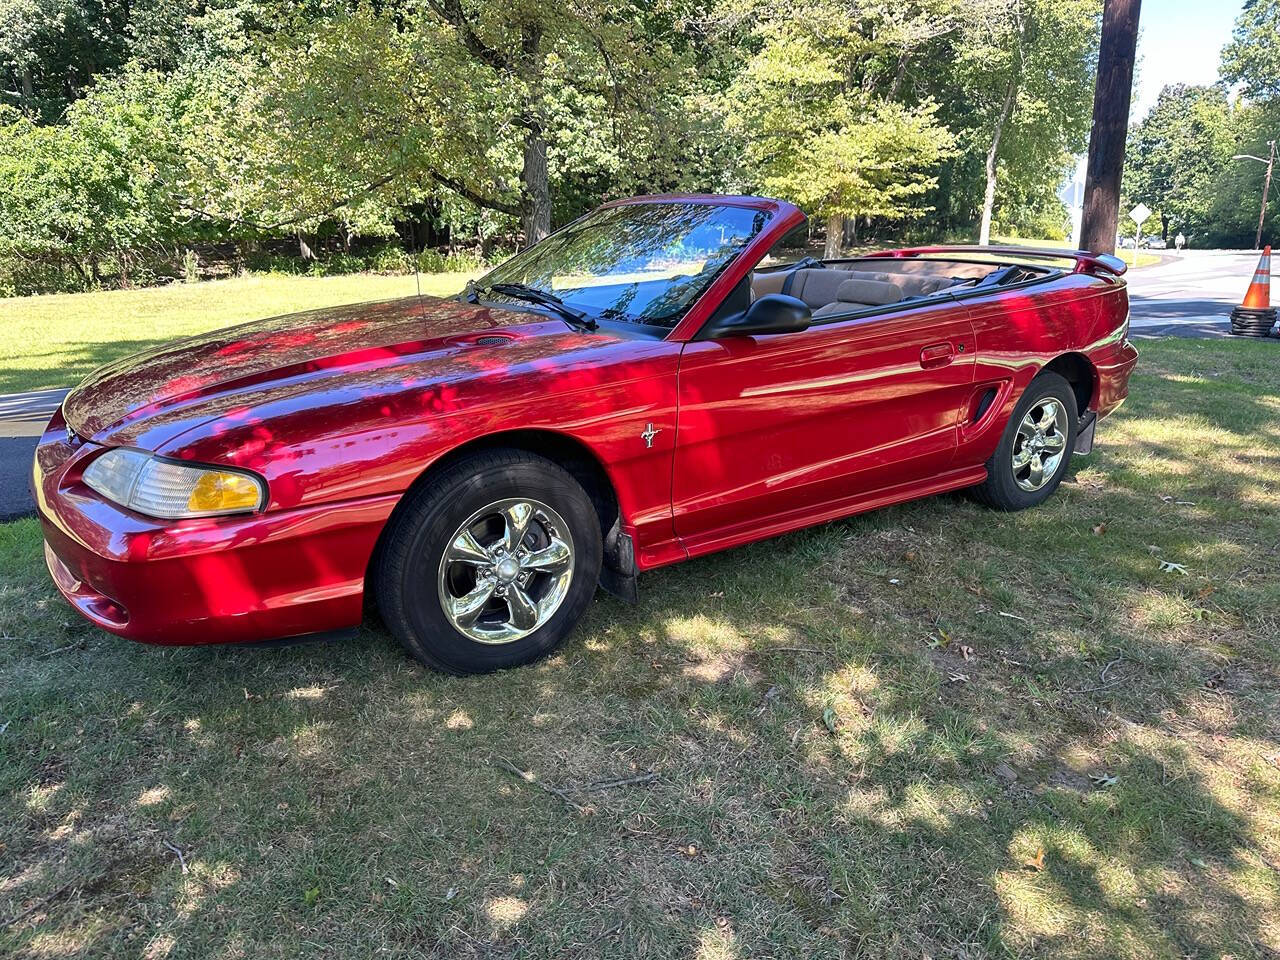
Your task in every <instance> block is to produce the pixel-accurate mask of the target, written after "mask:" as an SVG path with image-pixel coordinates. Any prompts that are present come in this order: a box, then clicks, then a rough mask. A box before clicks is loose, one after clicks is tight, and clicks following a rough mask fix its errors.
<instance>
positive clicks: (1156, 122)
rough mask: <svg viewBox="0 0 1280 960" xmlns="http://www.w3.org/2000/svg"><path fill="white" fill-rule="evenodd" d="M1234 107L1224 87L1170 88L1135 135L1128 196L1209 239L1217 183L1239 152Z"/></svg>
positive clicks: (1163, 231) (1165, 222) (1163, 227)
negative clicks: (1233, 125) (1235, 134)
mask: <svg viewBox="0 0 1280 960" xmlns="http://www.w3.org/2000/svg"><path fill="white" fill-rule="evenodd" d="M1232 141H1233V130H1232V116H1231V104H1230V103H1229V102H1228V99H1227V92H1226V90H1224V89H1223V88H1222V87H1220V86H1212V87H1192V86H1185V85H1183V84H1177V85H1174V86H1169V87H1165V88H1164V89H1163V90H1162V91H1160V97H1159V99H1158V100H1157V101H1156V105H1155V106H1154V107H1152V108H1151V112H1150V113H1148V114H1147V116H1146V117H1145V118H1144V119H1143V120H1142V121H1141V122H1140V123H1138V124H1136V125H1135V126H1133V127H1132V128H1131V129H1130V131H1129V146H1128V149H1127V151H1126V154H1125V156H1126V162H1125V175H1124V182H1125V194H1126V196H1127V197H1128V198H1130V199H1132V201H1133V202H1135V203H1136V202H1138V201H1142V202H1143V203H1146V204H1147V205H1148V206H1150V207H1151V209H1152V210H1153V211H1155V213H1156V214H1158V215H1159V217H1160V235H1161V237H1162V238H1164V239H1165V240H1168V239H1169V230H1170V227H1171V226H1176V228H1177V229H1178V230H1180V231H1182V232H1183V233H1185V234H1188V235H1199V236H1203V234H1204V232H1205V231H1206V229H1207V228H1208V227H1209V225H1210V213H1209V211H1210V208H1211V206H1212V200H1213V193H1214V183H1215V181H1216V180H1217V178H1218V177H1219V176H1220V175H1221V173H1222V170H1223V167H1224V166H1226V164H1227V163H1229V161H1230V157H1231V154H1232V152H1233V150H1232V147H1233V142H1232Z"/></svg>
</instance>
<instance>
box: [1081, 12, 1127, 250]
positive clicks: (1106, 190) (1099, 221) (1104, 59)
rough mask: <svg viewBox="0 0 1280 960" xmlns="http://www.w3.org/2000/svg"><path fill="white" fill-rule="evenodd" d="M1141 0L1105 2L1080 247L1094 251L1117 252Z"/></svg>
mask: <svg viewBox="0 0 1280 960" xmlns="http://www.w3.org/2000/svg"><path fill="white" fill-rule="evenodd" d="M1141 7H1142V0H1106V2H1105V5H1104V7H1103V11H1102V46H1101V47H1100V48H1099V50H1098V83H1097V86H1096V87H1095V88H1094V93H1093V128H1092V130H1091V131H1090V133H1089V168H1088V171H1087V172H1086V173H1085V177H1084V219H1083V221H1082V223H1081V227H1080V246H1081V247H1083V248H1084V249H1085V250H1090V251H1092V252H1094V253H1115V252H1116V225H1117V224H1118V223H1119V220H1120V176H1121V174H1122V173H1123V172H1124V143H1125V137H1126V136H1127V135H1128V133H1129V99H1130V96H1131V94H1132V92H1133V61H1134V57H1135V55H1136V54H1137V50H1138V14H1139V12H1140V9H1141Z"/></svg>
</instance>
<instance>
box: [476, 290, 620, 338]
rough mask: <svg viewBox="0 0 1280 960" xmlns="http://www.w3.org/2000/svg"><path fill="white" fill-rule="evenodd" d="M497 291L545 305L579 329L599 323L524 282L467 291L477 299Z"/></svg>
mask: <svg viewBox="0 0 1280 960" xmlns="http://www.w3.org/2000/svg"><path fill="white" fill-rule="evenodd" d="M488 292H493V293H498V294H501V295H502V296H504V297H511V298H512V299H513V300H524V301H525V302H526V303H536V304H538V306H541V307H546V308H547V309H548V310H551V311H553V312H554V313H557V314H559V315H560V316H561V317H562V318H563V319H564V320H565V321H566V322H567V323H568V324H569V326H571V327H574V328H575V329H579V330H595V329H596V328H597V327H599V326H600V324H598V323H596V321H595V320H593V319H592V318H591V317H589V316H587V314H585V313H583V312H582V311H581V310H578V309H576V308H574V307H571V306H569V305H568V304H567V303H565V302H564V301H563V300H561V299H560V298H559V297H557V296H556V295H555V294H554V293H547V291H545V290H540V289H538V288H537V287H531V286H529V285H528V284H524V283H494V284H490V285H489V286H487V287H472V288H469V289H468V291H467V293H469V294H471V295H472V296H475V297H476V298H477V299H479V295H480V294H481V293H488Z"/></svg>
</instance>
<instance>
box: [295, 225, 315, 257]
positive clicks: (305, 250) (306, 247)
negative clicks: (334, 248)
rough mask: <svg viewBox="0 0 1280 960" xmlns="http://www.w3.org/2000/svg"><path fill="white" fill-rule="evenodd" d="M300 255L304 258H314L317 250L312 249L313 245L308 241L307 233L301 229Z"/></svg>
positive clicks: (299, 236) (299, 240)
mask: <svg viewBox="0 0 1280 960" xmlns="http://www.w3.org/2000/svg"><path fill="white" fill-rule="evenodd" d="M298 255H299V256H301V257H302V259H303V260H314V259H315V258H316V252H315V251H314V250H312V249H311V245H310V244H309V243H307V238H306V235H305V234H303V232H302V231H301V230H299V231H298Z"/></svg>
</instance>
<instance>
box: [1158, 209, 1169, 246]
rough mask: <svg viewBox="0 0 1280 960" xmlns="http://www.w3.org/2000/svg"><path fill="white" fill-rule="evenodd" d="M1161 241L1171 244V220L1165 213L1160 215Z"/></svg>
mask: <svg viewBox="0 0 1280 960" xmlns="http://www.w3.org/2000/svg"><path fill="white" fill-rule="evenodd" d="M1160 239H1161V240H1163V241H1164V242H1165V243H1168V242H1169V218H1168V217H1166V216H1165V215H1164V214H1163V213H1162V214H1160Z"/></svg>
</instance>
